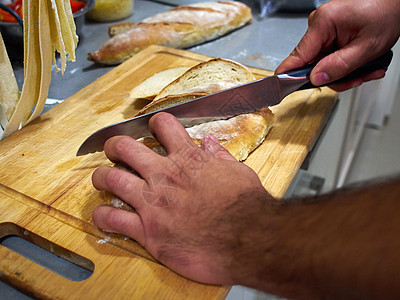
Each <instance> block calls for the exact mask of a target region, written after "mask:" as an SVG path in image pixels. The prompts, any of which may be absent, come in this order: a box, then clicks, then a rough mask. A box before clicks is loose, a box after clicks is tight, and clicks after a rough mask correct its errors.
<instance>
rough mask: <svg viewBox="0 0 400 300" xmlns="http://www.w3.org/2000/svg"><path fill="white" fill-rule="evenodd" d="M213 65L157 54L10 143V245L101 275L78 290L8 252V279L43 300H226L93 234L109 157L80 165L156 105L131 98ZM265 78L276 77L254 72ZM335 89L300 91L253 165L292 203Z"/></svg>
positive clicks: (1, 271)
mask: <svg viewBox="0 0 400 300" xmlns="http://www.w3.org/2000/svg"><path fill="white" fill-rule="evenodd" d="M208 59H209V57H206V56H202V55H199V54H194V53H190V52H187V51H183V50H173V49H169V48H165V47H160V46H152V47H150V48H148V49H146V50H144V51H142V52H140V53H139V54H137V55H136V56H134V57H133V58H131V59H130V60H128V61H126V62H125V63H123V64H121V65H120V66H118V67H116V68H115V69H113V70H112V71H110V72H109V73H107V74H106V75H104V76H103V77H101V78H99V79H98V80H96V81H95V82H93V83H92V84H90V85H89V86H87V87H86V88H84V89H82V90H81V91H79V92H78V93H76V94H75V95H73V96H72V97H70V98H69V99H67V100H65V101H64V102H63V103H61V104H59V105H58V106H57V107H55V108H54V109H52V110H50V111H49V112H47V113H45V114H43V115H42V116H41V117H40V118H38V119H37V120H35V121H34V122H32V123H31V124H29V125H28V126H26V127H24V128H23V129H22V130H20V131H18V132H16V133H14V134H13V135H11V136H10V137H8V138H6V139H5V140H3V141H2V142H1V143H0V149H1V150H0V237H4V236H8V235H12V234H16V235H19V236H21V237H23V238H25V239H27V240H29V241H31V242H33V243H36V244H38V245H40V246H41V247H43V248H45V249H48V250H50V251H52V252H54V253H55V254H57V255H59V256H62V257H66V258H67V259H69V260H71V261H73V262H75V263H77V264H79V265H81V266H83V267H85V268H87V269H91V270H93V274H92V275H91V276H90V277H89V278H88V279H86V280H84V281H80V282H73V281H70V280H68V279H66V278H64V277H62V276H60V275H57V274H55V273H53V272H51V271H49V270H47V269H46V268H44V267H41V266H39V265H37V264H35V263H33V262H31V261H30V260H28V259H26V258H24V257H22V256H20V255H19V254H16V253H15V252H13V251H11V250H9V249H8V248H5V247H4V246H0V277H1V279H2V280H4V281H6V282H9V283H11V284H12V285H13V286H15V287H17V288H19V289H22V290H24V291H27V292H29V293H30V294H33V295H35V296H37V297H45V298H57V299H75V298H81V297H82V296H85V297H88V298H90V299H93V298H100V297H101V298H102V299H109V298H130V299H131V298H145V299H154V298H163V299H167V298H172V299H180V298H182V299H190V298H197V299H198V298H203V299H219V298H223V297H225V296H226V295H227V293H228V291H229V287H219V286H210V285H203V284H200V283H196V282H193V281H191V280H188V279H185V278H183V277H181V276H179V275H177V274H175V273H174V272H172V271H170V270H169V269H167V268H166V267H164V266H162V265H160V264H159V263H157V262H156V261H155V260H154V259H153V258H152V257H151V256H150V255H149V254H148V253H147V252H146V251H145V250H144V249H143V248H142V247H141V246H140V245H138V244H137V243H135V242H134V241H132V240H129V239H126V238H123V237H121V236H118V235H109V234H105V233H103V232H102V231H100V230H98V228H97V227H96V226H94V225H93V223H92V220H91V213H92V211H93V209H94V208H95V207H96V206H98V205H101V204H104V203H105V201H104V197H103V194H102V192H99V191H96V190H95V189H94V188H93V186H92V183H91V174H92V172H93V171H94V169H95V168H97V167H98V166H100V165H105V164H110V162H108V161H107V159H106V157H105V155H104V153H95V154H89V155H86V156H81V157H76V156H75V154H76V152H77V150H78V148H79V146H80V145H81V144H82V142H83V141H84V140H85V139H86V138H87V137H88V136H89V135H90V134H91V133H93V132H94V131H96V130H98V129H100V128H102V127H104V126H106V125H109V124H112V123H115V122H119V121H122V120H125V119H127V118H130V117H132V116H134V114H135V112H137V111H138V110H139V109H140V108H141V107H143V106H144V105H145V104H146V103H147V101H145V100H141V99H133V98H131V96H130V90H132V89H133V88H134V87H135V86H137V85H138V84H139V83H141V82H142V81H143V80H145V79H146V78H148V77H149V76H151V75H153V74H154V73H156V72H159V71H162V70H165V69H167V68H172V67H178V66H193V65H195V64H197V63H199V62H202V61H205V60H208ZM251 70H252V71H253V72H254V74H255V75H256V77H257V78H261V77H264V76H267V75H270V74H271V72H269V71H265V70H260V69H251ZM336 98H337V95H336V94H335V93H334V92H332V91H331V90H329V89H327V88H323V89H315V90H307V91H301V92H296V93H294V94H292V95H290V96H289V97H287V98H286V99H285V100H284V101H283V102H282V103H281V104H279V105H278V106H275V107H273V109H272V110H273V112H274V113H275V115H276V122H275V124H274V127H273V128H272V130H271V132H270V133H269V134H268V136H267V138H266V140H265V141H264V142H263V144H262V145H261V146H260V147H258V148H257V149H256V150H255V151H254V152H253V153H252V154H251V155H250V156H249V158H248V159H247V160H246V162H245V163H246V164H248V165H249V166H250V167H252V168H253V169H254V170H255V171H256V172H257V173H258V174H259V176H260V179H261V181H262V183H263V184H264V186H265V188H266V189H267V190H268V191H269V192H270V193H271V194H272V195H273V196H275V197H282V196H283V195H284V193H285V191H286V189H287V188H288V187H289V185H290V182H291V181H292V179H293V177H294V176H295V174H296V172H297V171H298V169H299V168H300V165H301V163H302V162H303V160H304V158H305V157H306V155H307V153H308V151H309V150H310V148H311V147H312V145H313V143H314V142H315V140H316V139H317V137H318V135H319V134H320V132H321V130H322V128H323V126H324V124H325V121H326V120H327V118H328V116H329V115H330V113H331V110H332V108H333V106H334V103H335V101H336Z"/></svg>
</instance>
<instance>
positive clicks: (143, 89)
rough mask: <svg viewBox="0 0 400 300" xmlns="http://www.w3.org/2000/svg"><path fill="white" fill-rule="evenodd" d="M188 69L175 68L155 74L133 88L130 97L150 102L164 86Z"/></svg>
mask: <svg viewBox="0 0 400 300" xmlns="http://www.w3.org/2000/svg"><path fill="white" fill-rule="evenodd" d="M189 69H190V68H189V67H177V68H171V69H167V70H164V71H161V72H159V73H156V74H154V75H153V76H151V77H149V78H147V79H146V80H145V81H143V82H142V83H141V84H139V85H138V86H137V87H135V88H134V89H133V90H132V91H131V97H132V98H144V99H149V100H152V99H154V97H155V96H157V94H159V93H160V91H161V90H162V89H163V88H164V87H165V86H166V85H168V84H169V83H170V82H171V81H173V80H175V79H176V78H178V77H179V76H181V75H182V74H183V73H185V72H186V71H187V70H189Z"/></svg>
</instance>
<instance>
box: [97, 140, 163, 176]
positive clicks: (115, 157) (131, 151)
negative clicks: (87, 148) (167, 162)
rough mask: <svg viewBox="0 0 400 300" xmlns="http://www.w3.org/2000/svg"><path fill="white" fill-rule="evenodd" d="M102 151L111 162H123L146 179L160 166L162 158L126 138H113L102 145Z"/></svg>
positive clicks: (140, 144)
mask: <svg viewBox="0 0 400 300" xmlns="http://www.w3.org/2000/svg"><path fill="white" fill-rule="evenodd" d="M104 151H105V153H106V155H107V157H108V159H110V160H111V161H113V162H123V163H125V164H126V165H127V166H129V167H131V168H132V169H133V170H135V171H136V172H138V173H139V174H140V175H141V176H142V177H143V178H148V177H149V176H150V175H151V174H153V173H154V172H157V170H158V168H159V167H160V165H161V164H162V163H161V161H162V160H163V158H162V157H161V156H159V155H158V154H156V153H155V152H153V151H152V150H151V149H149V148H148V147H146V146H145V145H143V144H142V143H139V142H137V141H135V140H134V139H133V138H131V137H128V136H115V137H112V138H110V139H108V140H107V142H106V143H105V144H104Z"/></svg>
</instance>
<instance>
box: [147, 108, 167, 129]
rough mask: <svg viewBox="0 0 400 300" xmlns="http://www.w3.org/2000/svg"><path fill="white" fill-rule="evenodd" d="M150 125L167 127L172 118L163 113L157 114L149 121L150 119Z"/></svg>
mask: <svg viewBox="0 0 400 300" xmlns="http://www.w3.org/2000/svg"><path fill="white" fill-rule="evenodd" d="M150 121H151V123H152V124H153V125H154V126H155V127H158V126H168V124H171V123H172V121H173V117H172V115H170V114H168V113H165V112H161V113H158V114H155V115H154V116H153V117H152V118H151V119H150Z"/></svg>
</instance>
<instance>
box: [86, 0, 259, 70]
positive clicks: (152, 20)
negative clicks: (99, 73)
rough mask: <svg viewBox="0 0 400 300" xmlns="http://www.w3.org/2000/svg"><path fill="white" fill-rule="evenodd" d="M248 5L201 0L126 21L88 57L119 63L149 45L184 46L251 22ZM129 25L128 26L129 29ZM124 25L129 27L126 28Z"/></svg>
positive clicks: (111, 63) (114, 29) (95, 60)
mask: <svg viewBox="0 0 400 300" xmlns="http://www.w3.org/2000/svg"><path fill="white" fill-rule="evenodd" d="M251 20H252V15H251V10H250V8H249V7H248V6H247V5H245V4H243V3H241V2H238V1H232V2H229V1H218V2H204V3H197V4H193V5H187V6H178V7H175V8H172V9H171V10H170V11H167V12H163V13H160V14H156V15H154V16H151V17H149V18H147V19H144V20H143V21H142V22H140V23H137V24H133V25H131V24H125V25H121V27H120V28H117V27H114V28H111V29H110V32H111V34H113V32H115V31H117V32H120V33H119V34H117V35H115V36H113V37H112V38H111V39H109V40H108V41H107V42H106V43H104V44H103V45H102V46H101V47H100V48H99V49H98V50H97V51H95V52H93V53H89V54H88V59H89V60H92V61H94V62H97V63H103V64H108V65H113V64H118V63H121V62H123V61H124V60H126V59H128V58H129V57H131V56H133V55H134V54H136V53H137V52H139V51H141V50H142V49H144V48H146V47H148V46H150V45H163V46H167V47H171V48H187V47H190V46H194V45H197V44H200V43H203V42H206V41H210V40H213V39H216V38H218V37H220V36H222V35H225V34H227V33H228V32H230V31H232V30H234V29H237V28H239V27H242V26H244V25H245V24H247V23H249V22H251ZM128 27H130V28H128ZM125 28H128V29H127V30H125Z"/></svg>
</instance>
